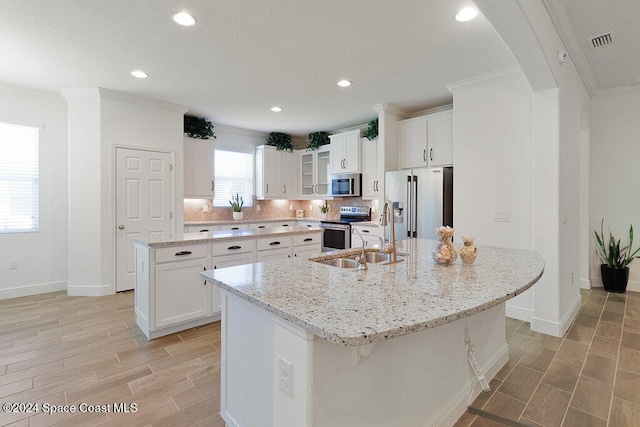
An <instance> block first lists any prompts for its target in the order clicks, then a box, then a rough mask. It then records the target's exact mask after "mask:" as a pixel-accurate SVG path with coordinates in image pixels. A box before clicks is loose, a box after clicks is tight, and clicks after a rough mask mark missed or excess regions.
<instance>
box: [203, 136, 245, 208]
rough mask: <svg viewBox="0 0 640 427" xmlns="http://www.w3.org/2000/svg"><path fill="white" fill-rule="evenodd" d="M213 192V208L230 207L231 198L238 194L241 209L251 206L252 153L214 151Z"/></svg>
mask: <svg viewBox="0 0 640 427" xmlns="http://www.w3.org/2000/svg"><path fill="white" fill-rule="evenodd" d="M214 159H215V160H214V164H215V165H214V176H215V178H214V180H215V191H214V195H215V197H214V199H213V206H215V207H231V205H230V204H229V200H231V196H232V195H235V194H236V193H238V194H239V195H240V196H242V199H243V200H244V205H243V207H250V206H252V204H253V153H243V152H237V151H227V150H219V149H216V151H215V155H214Z"/></svg>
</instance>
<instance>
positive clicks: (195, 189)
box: [184, 137, 215, 199]
mask: <svg viewBox="0 0 640 427" xmlns="http://www.w3.org/2000/svg"><path fill="white" fill-rule="evenodd" d="M214 148H215V146H214V143H213V140H211V139H194V138H188V137H185V138H184V197H187V198H188V197H192V198H199V199H212V198H213V190H214V188H213V177H214V175H213V159H214V157H213V156H214V152H215V151H214Z"/></svg>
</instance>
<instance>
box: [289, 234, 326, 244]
mask: <svg viewBox="0 0 640 427" xmlns="http://www.w3.org/2000/svg"><path fill="white" fill-rule="evenodd" d="M321 236H322V233H313V234H296V235H294V236H293V246H302V245H315V244H318V243H321V242H320V240H321Z"/></svg>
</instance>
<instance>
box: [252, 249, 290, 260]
mask: <svg viewBox="0 0 640 427" xmlns="http://www.w3.org/2000/svg"><path fill="white" fill-rule="evenodd" d="M287 258H291V248H282V249H272V250H269V251H259V252H258V253H257V255H256V262H266V261H274V260H277V259H287Z"/></svg>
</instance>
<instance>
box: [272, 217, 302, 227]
mask: <svg viewBox="0 0 640 427" xmlns="http://www.w3.org/2000/svg"><path fill="white" fill-rule="evenodd" d="M292 225H298V221H296V220H295V219H293V220H291V221H278V222H274V223H273V226H274V227H289V226H292Z"/></svg>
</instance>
